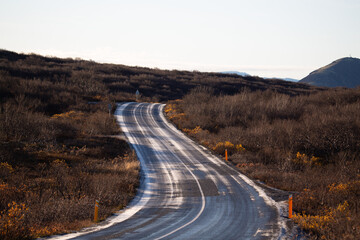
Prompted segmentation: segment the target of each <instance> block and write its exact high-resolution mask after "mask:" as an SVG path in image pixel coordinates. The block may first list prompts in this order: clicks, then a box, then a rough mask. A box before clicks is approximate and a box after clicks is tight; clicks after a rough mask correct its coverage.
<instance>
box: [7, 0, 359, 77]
mask: <svg viewBox="0 0 360 240" xmlns="http://www.w3.org/2000/svg"><path fill="white" fill-rule="evenodd" d="M0 48H1V49H6V50H10V51H15V52H22V53H31V52H33V53H38V54H41V55H50V56H57V57H73V58H75V57H80V58H83V59H92V60H95V61H98V62H107V63H119V64H125V65H130V66H144V67H157V68H161V69H179V70H199V71H212V72H217V71H230V70H232V71H240V72H247V73H249V74H251V75H257V76H261V77H290V78H296V79H301V78H303V77H305V76H307V75H308V74H309V73H310V72H311V71H313V70H315V69H317V68H319V67H322V66H324V65H327V64H329V63H331V62H332V61H334V60H336V59H338V58H342V57H349V56H352V57H357V58H359V57H360V0H246V1H245V0H207V1H205V0H204V1H202V0H191V1H190V0H177V1H175V0H162V1H161V0H153V1H152V0H147V1H146V0H57V1H52V0H31V1H30V0H23V1H20V0H0Z"/></svg>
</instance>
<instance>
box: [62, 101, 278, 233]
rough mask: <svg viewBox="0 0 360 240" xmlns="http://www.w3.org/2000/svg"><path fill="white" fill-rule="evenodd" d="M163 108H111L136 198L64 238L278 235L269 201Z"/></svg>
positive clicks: (135, 105) (136, 105)
mask: <svg viewBox="0 0 360 240" xmlns="http://www.w3.org/2000/svg"><path fill="white" fill-rule="evenodd" d="M163 108H164V105H163V104H150V103H124V104H120V105H118V108H117V110H116V112H115V116H116V118H117V121H118V123H119V124H120V126H121V128H122V131H123V132H124V134H125V136H126V138H127V139H128V141H129V142H130V144H131V145H132V147H133V148H134V149H135V151H136V153H137V155H138V157H139V159H140V161H141V169H142V171H141V172H142V181H141V186H140V189H139V190H138V195H137V197H136V198H135V199H134V200H133V201H132V204H131V205H130V206H129V207H128V208H127V209H126V210H124V211H123V212H121V213H119V214H117V215H116V216H114V217H112V218H109V219H108V220H107V221H105V222H103V223H102V224H100V225H98V226H96V227H95V228H91V229H86V230H84V231H83V232H79V233H75V234H72V235H71V234H70V235H65V236H68V237H66V238H73V237H75V238H76V239H278V238H281V233H282V232H283V231H284V230H283V229H282V227H281V221H280V217H279V211H278V209H277V208H276V206H275V202H274V201H272V200H271V199H270V198H269V197H268V196H267V195H266V194H265V193H264V192H263V191H262V189H260V188H259V187H257V186H256V185H255V184H254V183H253V182H252V181H251V180H249V179H248V178H247V177H245V176H243V175H242V174H240V173H239V172H237V171H236V170H235V169H233V168H232V167H231V166H229V165H227V164H226V163H225V162H224V161H222V160H220V159H218V158H217V157H215V156H213V155H212V154H211V153H210V152H208V151H207V150H206V149H204V148H202V147H201V146H198V145H197V144H196V143H194V142H193V141H192V140H190V139H189V138H187V137H186V136H185V135H183V134H182V133H181V132H179V131H178V130H177V129H175V128H174V127H173V126H172V125H171V124H170V123H168V122H167V120H166V119H165V117H164V115H163ZM60 238H64V236H63V237H60ZM60 238H59V239H60Z"/></svg>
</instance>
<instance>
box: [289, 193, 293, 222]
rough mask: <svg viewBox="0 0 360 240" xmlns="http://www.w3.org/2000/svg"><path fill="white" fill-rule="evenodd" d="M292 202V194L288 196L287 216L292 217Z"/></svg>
mask: <svg viewBox="0 0 360 240" xmlns="http://www.w3.org/2000/svg"><path fill="white" fill-rule="evenodd" d="M292 203H293V197H292V195H290V196H289V218H292Z"/></svg>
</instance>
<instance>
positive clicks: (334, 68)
mask: <svg viewBox="0 0 360 240" xmlns="http://www.w3.org/2000/svg"><path fill="white" fill-rule="evenodd" d="M300 83H308V84H311V85H314V86H322V87H347V88H354V87H357V86H360V59H358V58H351V57H347V58H341V59H338V60H336V61H334V62H332V63H331V64H329V65H327V66H325V67H322V68H320V69H318V70H315V71H313V72H311V73H310V74H309V75H308V76H307V77H305V78H303V79H302V80H300Z"/></svg>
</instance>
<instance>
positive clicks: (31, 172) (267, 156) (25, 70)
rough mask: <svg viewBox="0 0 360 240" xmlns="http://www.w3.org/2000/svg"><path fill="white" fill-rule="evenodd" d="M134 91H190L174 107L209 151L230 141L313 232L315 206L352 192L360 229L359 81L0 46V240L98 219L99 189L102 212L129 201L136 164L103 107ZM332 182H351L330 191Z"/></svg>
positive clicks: (163, 96) (151, 96)
mask: <svg viewBox="0 0 360 240" xmlns="http://www.w3.org/2000/svg"><path fill="white" fill-rule="evenodd" d="M199 86H202V89H199V88H198V87H199ZM137 90H139V92H140V96H141V97H140V99H139V101H147V102H157V101H168V100H174V99H180V98H183V97H184V96H185V95H186V96H185V97H184V98H183V100H182V101H174V102H173V103H171V104H168V106H167V108H166V112H167V114H168V117H169V118H170V119H171V120H172V121H174V122H175V123H176V125H177V126H178V127H179V128H181V129H183V130H184V131H185V132H187V133H188V134H189V135H190V136H192V137H194V138H196V139H198V140H199V141H200V143H201V144H203V145H204V146H207V147H208V148H209V149H211V150H213V151H214V152H217V153H219V154H223V150H224V149H225V148H226V149H228V151H229V155H230V156H229V157H230V162H233V163H234V164H236V165H237V166H238V167H239V169H240V170H241V171H243V172H244V173H246V174H248V175H249V176H251V177H253V178H258V179H261V180H263V181H264V182H266V183H268V184H269V185H273V186H275V187H279V188H283V189H286V190H292V191H296V192H297V193H298V194H297V195H296V197H295V199H294V203H295V209H296V211H297V212H298V213H299V214H301V215H296V216H297V218H298V219H301V218H302V219H303V222H304V224H302V226H304V228H305V229H308V231H310V232H313V233H314V234H315V236H317V235H316V234H318V235H319V234H322V232H321V231H320V230H316V231H315V230H313V229H311V228H307V227H306V226H308V225H309V224H310V223H307V222H309V221H310V220H307V219H312V218H311V217H310V218H309V216H325V215H330V214H329V211H330V210H331V209H332V211H333V212H334V211H335V210H336V209H337V208H338V206H343V205H342V204H345V201H347V204H348V205H344V206H345V208H346V209H348V210H349V212H350V213H351V215H350V216H349V217H350V220H349V221H347V222H346V224H347V225H346V229H347V230H346V231H345V233H346V234H349V236H350V237H351V236H358V235H356V234H358V232H359V229H358V228H356V226H358V225H359V224H358V223H359V220H358V214H357V211H358V210H356V211H355V210H354V209H357V208H358V202H357V199H358V195H356V194H359V192H358V190H356V187H354V186H357V185H356V184H355V185H354V186H353V185H351V184H350V183H355V182H356V181H357V180H358V178H359V176H358V174H359V173H355V172H356V169H359V165H358V163H357V161H356V159H357V156H358V149H359V142H358V137H359V136H360V132H359V129H358V126H359V119H360V117H359V113H360V111H359V110H360V109H359V100H358V92H357V91H356V90H353V91H350V90H349V91H345V90H344V91H343V90H341V91H337V90H334V91H324V89H321V88H315V87H311V86H308V85H305V84H298V83H291V82H285V81H282V80H274V79H273V80H268V79H262V78H259V77H241V76H237V75H232V74H219V73H201V72H198V71H193V72H190V71H177V70H173V71H169V70H160V69H150V68H141V67H129V66H124V65H115V64H99V63H96V62H94V61H85V60H81V59H70V58H69V59H60V58H55V57H43V56H39V55H36V54H17V53H13V52H9V51H4V50H0V122H1V124H0V196H1V198H0V215H1V217H0V234H1V235H0V238H1V239H27V238H35V237H39V236H45V235H49V234H54V233H60V232H66V231H69V230H73V229H79V228H81V227H83V226H88V225H89V224H92V222H91V221H92V217H93V215H92V214H93V207H94V203H95V200H96V199H97V200H100V218H101V219H104V218H105V217H106V216H108V215H109V214H111V212H113V211H115V210H117V209H121V208H122V207H124V206H125V205H126V204H127V203H128V201H129V200H131V198H132V197H133V196H134V194H135V192H136V187H137V185H138V172H139V165H138V162H137V161H136V157H135V156H134V154H133V153H132V152H131V151H130V149H129V148H128V146H127V144H126V143H125V141H123V140H121V139H118V138H115V137H114V136H116V135H118V134H119V129H118V126H117V125H116V123H115V122H114V119H113V117H111V116H110V115H109V112H108V111H109V109H108V106H109V104H111V108H112V109H110V110H111V111H113V110H114V109H115V107H116V106H115V102H119V101H136V95H135V92H136V91H137ZM321 91H323V93H321ZM332 184H335V185H334V187H337V186H338V185H339V184H349V187H348V188H346V189H351V191H350V190H347V191H346V194H345V195H344V194H342V195H340V194H335V193H336V191H331V194H330V188H329V187H328V186H332ZM350 185H351V187H350ZM344 186H345V185H344ZM305 188H306V189H310V190H309V191H306V192H304V189H305ZM308 192H311V193H313V194H314V196H313V198H314V199H315V200H314V201H313V202H312V200H311V199H310V198H309V197H307V196H308V195H309V194H308ZM309 196H310V195H309ZM354 206H356V208H354ZM325 207H327V209H325ZM341 209H342V208H341ZM336 211H337V210H336ZM346 211H347V210H346ZM354 211H355V213H354ZM337 213H338V212H336V214H335V212H334V214H332V215H331V216H334V218H335V219H336V218H337V217H336V216H337V215H338V214H337ZM311 221H312V220H311ZM299 223H300V220H299ZM356 224H357V225H356ZM349 229H352V230H353V231H352V233H351V232H350V230H349ZM354 229H355V230H354ZM345 233H344V234H345ZM351 234H353V235H351ZM344 236H345V235H344Z"/></svg>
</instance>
